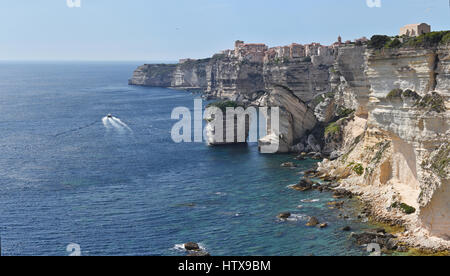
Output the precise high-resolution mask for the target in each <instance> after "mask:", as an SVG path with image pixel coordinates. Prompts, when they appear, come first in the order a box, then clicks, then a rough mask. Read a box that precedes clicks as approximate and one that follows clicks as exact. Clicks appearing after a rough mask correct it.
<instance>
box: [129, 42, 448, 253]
mask: <svg viewBox="0 0 450 276" xmlns="http://www.w3.org/2000/svg"><path fill="white" fill-rule="evenodd" d="M423 39H426V38H423ZM377 42H379V36H374V37H372V39H371V40H369V41H368V42H365V43H359V44H357V43H347V44H345V45H341V44H334V45H333V46H329V47H328V46H327V47H323V46H320V45H315V46H314V47H316V46H317V47H318V48H317V51H308V56H307V57H306V58H305V57H299V56H295V55H292V54H291V55H290V56H289V55H287V56H284V57H283V58H282V59H280V58H279V57H278V56H277V55H279V54H281V52H277V51H278V50H277V49H278V48H273V49H272V48H271V49H267V48H266V47H262V45H259V44H258V45H256V46H255V45H253V44H248V45H247V44H243V43H242V42H239V43H236V49H235V50H228V51H224V52H223V53H221V54H218V55H215V56H213V57H212V58H209V59H204V60H189V61H187V62H183V63H180V64H178V65H170V66H162V65H144V66H141V67H139V68H138V69H137V70H136V71H135V73H134V75H133V78H132V79H131V80H130V84H133V85H147V86H164V87H171V88H180V87H191V88H197V89H199V90H201V91H203V96H204V97H206V98H217V99H220V100H227V101H233V102H236V103H238V104H240V105H242V106H245V107H248V106H255V107H268V108H270V107H279V108H280V130H279V131H278V133H274V132H270V131H269V133H268V135H267V136H266V137H262V138H261V139H260V140H259V143H260V147H261V148H263V147H264V146H265V145H266V144H270V143H272V142H278V143H279V145H280V147H279V150H278V153H288V152H291V153H292V152H295V153H297V154H300V155H299V156H298V157H297V159H298V160H301V159H302V158H306V157H312V158H314V159H317V160H320V159H323V161H322V162H319V163H318V168H317V170H316V171H315V172H314V173H313V175H314V176H315V177H320V178H322V179H328V180H331V181H332V182H333V184H334V185H337V186H336V187H333V189H334V190H336V189H339V190H342V191H346V193H351V194H352V195H354V196H357V197H358V198H360V199H361V200H362V201H363V202H365V203H366V204H367V210H368V211H367V212H368V213H369V214H370V216H371V217H373V218H374V220H377V221H382V222H387V224H388V225H390V224H393V225H402V226H403V227H404V228H405V229H406V231H405V232H402V233H400V234H398V240H399V242H400V243H402V244H405V245H408V246H411V247H415V248H420V249H429V250H432V251H445V250H450V232H449V231H450V201H449V200H448V199H449V198H450V141H449V138H448V137H450V54H449V53H450V45H448V44H443V43H440V42H439V41H437V42H436V41H433V42H430V43H428V44H424V45H421V44H419V45H416V46H414V47H412V46H408V45H400V46H399V47H396V48H389V47H387V46H385V45H378V44H379V43H377ZM254 47H256V48H255V49H256V50H255V52H251V50H252V49H253V48H254ZM292 47H293V46H292ZM311 47H312V46H311ZM280 49H284V48H280ZM244 50H245V51H244ZM249 51H250V52H249ZM267 119H268V120H270V119H271V118H270V117H269V118H267ZM291 165H292V164H289V162H287V163H286V164H284V166H286V167H289V166H291ZM309 184H310V183H305V182H303V183H299V185H297V186H296V189H298V190H305V189H309V188H310V187H309V186H310V185H309ZM313 186H314V185H313ZM311 188H312V187H311ZM338 196H339V195H338ZM376 238H379V237H378V236H377V237H376Z"/></svg>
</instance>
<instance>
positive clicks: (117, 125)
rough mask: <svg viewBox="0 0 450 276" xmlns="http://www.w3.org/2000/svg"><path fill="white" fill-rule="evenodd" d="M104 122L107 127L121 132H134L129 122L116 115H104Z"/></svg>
mask: <svg viewBox="0 0 450 276" xmlns="http://www.w3.org/2000/svg"><path fill="white" fill-rule="evenodd" d="M102 122H103V125H104V126H105V128H106V129H115V130H117V131H118V132H120V133H123V132H125V131H129V132H133V130H132V129H131V128H130V127H129V126H128V125H127V124H125V123H124V122H122V121H121V120H120V119H119V118H116V117H110V116H107V117H103V118H102Z"/></svg>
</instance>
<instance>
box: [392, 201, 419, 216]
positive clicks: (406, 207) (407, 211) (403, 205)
mask: <svg viewBox="0 0 450 276" xmlns="http://www.w3.org/2000/svg"><path fill="white" fill-rule="evenodd" d="M391 207H392V208H397V209H400V210H401V211H402V212H403V213H405V214H407V215H411V214H414V213H415V212H416V208H414V207H412V206H409V205H408V204H406V203H400V202H395V203H394V204H392V206H391Z"/></svg>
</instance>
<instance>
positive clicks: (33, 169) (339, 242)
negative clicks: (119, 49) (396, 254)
mask: <svg viewBox="0 0 450 276" xmlns="http://www.w3.org/2000/svg"><path fill="white" fill-rule="evenodd" d="M136 65H137V64H120V63H110V64H87V63H74V64H65V63H59V64H23V63H22V64H1V65H0V234H1V238H2V253H3V254H5V255H67V254H68V252H67V251H66V247H67V245H68V244H69V243H77V244H79V245H80V246H81V250H82V254H83V255H183V254H185V253H184V252H182V251H180V250H177V249H176V245H177V244H181V243H185V242H188V241H195V242H200V243H201V244H202V245H203V246H204V247H205V248H206V249H207V250H208V251H209V252H210V253H211V254H212V255H310V254H315V255H361V254H364V251H363V250H362V249H361V248H359V247H357V246H354V245H353V243H352V242H351V241H350V240H349V239H348V233H344V232H342V231H340V228H341V227H343V226H345V225H351V226H352V227H353V228H354V229H360V228H361V227H365V226H364V225H362V224H360V223H358V222H356V221H342V220H339V219H338V218H337V215H338V211H331V210H329V209H328V207H327V202H328V201H330V200H332V196H331V194H328V193H323V194H320V193H318V192H308V193H301V192H296V191H293V190H291V189H289V188H287V186H288V185H290V184H295V183H297V182H298V180H299V179H300V177H301V175H299V173H300V172H301V171H302V170H304V169H307V168H309V167H311V166H312V165H313V161H303V162H302V163H298V164H299V165H300V167H299V168H297V169H283V168H280V164H281V163H282V162H286V161H292V158H293V156H290V155H260V154H259V153H258V152H257V147H256V146H255V145H250V146H249V147H223V148H208V147H207V146H205V145H204V144H187V143H184V144H175V143H173V142H172V140H171V138H170V131H171V128H172V125H173V124H174V123H175V121H172V120H171V119H170V114H171V111H172V109H173V108H174V107H177V106H186V107H189V108H192V107H193V98H194V96H193V95H191V94H189V93H187V92H182V91H174V90H169V89H160V88H142V87H132V86H128V85H127V79H128V78H129V77H130V75H131V73H132V71H133V70H134V69H135V66H136ZM108 113H112V114H114V115H115V116H117V117H118V118H120V120H122V121H123V122H124V123H126V124H127V125H128V126H129V128H130V129H131V130H132V131H130V130H128V129H126V128H122V129H120V128H114V127H112V126H111V125H109V128H107V127H105V126H104V125H103V123H102V118H103V117H104V116H105V115H106V114H108ZM305 199H318V201H315V202H312V203H311V202H310V203H308V202H302V200H305ZM298 205H303V208H301V209H299V208H298V207H297V206H298ZM283 211H291V212H292V213H294V214H296V215H297V219H294V220H292V221H287V222H280V221H278V220H277V219H276V216H277V214H278V213H280V212H283ZM308 215H309V216H310V215H314V216H317V217H318V218H319V219H320V220H321V221H327V222H328V223H329V225H330V226H329V227H328V228H327V229H324V230H319V229H315V228H307V227H306V226H305V223H306V221H305V219H306V216H308Z"/></svg>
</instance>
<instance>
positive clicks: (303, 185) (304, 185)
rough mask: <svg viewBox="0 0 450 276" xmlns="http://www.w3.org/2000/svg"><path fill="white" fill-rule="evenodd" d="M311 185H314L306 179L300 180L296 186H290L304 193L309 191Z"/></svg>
mask: <svg viewBox="0 0 450 276" xmlns="http://www.w3.org/2000/svg"><path fill="white" fill-rule="evenodd" d="M313 185H314V183H313V182H312V181H311V180H310V179H308V178H306V179H302V180H300V182H299V183H298V184H297V185H294V186H292V189H294V190H297V191H301V192H305V191H309V190H311V189H312V187H313Z"/></svg>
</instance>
